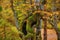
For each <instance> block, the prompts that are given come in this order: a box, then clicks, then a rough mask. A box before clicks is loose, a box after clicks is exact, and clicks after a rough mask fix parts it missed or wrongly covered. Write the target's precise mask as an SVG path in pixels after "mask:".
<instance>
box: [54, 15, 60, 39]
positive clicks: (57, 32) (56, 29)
mask: <svg viewBox="0 0 60 40" xmlns="http://www.w3.org/2000/svg"><path fill="white" fill-rule="evenodd" d="M54 29H55V31H56V34H57V37H58V39H57V40H60V32H59V30H58V27H57V15H56V14H55V15H54Z"/></svg>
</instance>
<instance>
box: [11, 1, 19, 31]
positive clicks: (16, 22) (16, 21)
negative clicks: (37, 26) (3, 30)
mask: <svg viewBox="0 0 60 40" xmlns="http://www.w3.org/2000/svg"><path fill="white" fill-rule="evenodd" d="M10 3H11V9H12V11H13V13H14V17H15V24H16V28H17V29H18V30H19V28H18V27H19V26H18V20H17V15H16V11H15V10H14V6H13V0H10Z"/></svg>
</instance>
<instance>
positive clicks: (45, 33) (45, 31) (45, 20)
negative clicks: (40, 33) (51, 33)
mask: <svg viewBox="0 0 60 40" xmlns="http://www.w3.org/2000/svg"><path fill="white" fill-rule="evenodd" d="M43 40H47V18H46V15H45V18H44V39H43Z"/></svg>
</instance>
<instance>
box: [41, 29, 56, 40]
mask: <svg viewBox="0 0 60 40" xmlns="http://www.w3.org/2000/svg"><path fill="white" fill-rule="evenodd" d="M43 34H44V30H43V29H42V30H41V35H42V40H43ZM47 40H57V35H56V31H55V30H54V29H47Z"/></svg>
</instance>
